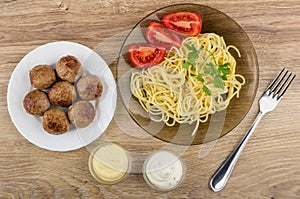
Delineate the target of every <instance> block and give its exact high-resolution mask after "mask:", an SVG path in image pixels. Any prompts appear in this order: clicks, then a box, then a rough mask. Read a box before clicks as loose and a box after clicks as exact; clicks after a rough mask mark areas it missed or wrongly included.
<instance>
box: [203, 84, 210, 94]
mask: <svg viewBox="0 0 300 199" xmlns="http://www.w3.org/2000/svg"><path fill="white" fill-rule="evenodd" d="M202 88H203V91H204V92H205V93H206V94H207V95H209V96H211V91H210V90H209V88H207V86H205V85H204V84H203V87H202Z"/></svg>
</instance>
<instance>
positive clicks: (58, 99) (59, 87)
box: [48, 81, 76, 107]
mask: <svg viewBox="0 0 300 199" xmlns="http://www.w3.org/2000/svg"><path fill="white" fill-rule="evenodd" d="M48 96H49V99H50V102H51V103H52V104H54V105H57V106H62V107H68V106H71V105H72V103H73V101H75V99H76V90H75V87H74V86H73V85H72V84H70V83H69V82H66V81H62V82H57V83H55V84H54V85H53V86H52V87H51V89H50V90H49V92H48Z"/></svg>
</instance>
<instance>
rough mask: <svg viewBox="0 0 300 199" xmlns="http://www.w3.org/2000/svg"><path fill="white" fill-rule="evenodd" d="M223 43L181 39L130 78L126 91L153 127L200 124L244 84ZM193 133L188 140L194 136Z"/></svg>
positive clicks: (210, 37)
mask: <svg viewBox="0 0 300 199" xmlns="http://www.w3.org/2000/svg"><path fill="white" fill-rule="evenodd" d="M230 48H232V49H234V50H235V51H236V52H237V54H238V56H239V57H240V56H241V55H240V52H239V50H238V49H237V48H236V47H234V46H231V45H229V46H226V44H225V41H224V39H223V37H221V36H219V35H217V34H215V33H205V34H199V35H198V36H197V37H187V38H186V39H184V40H183V41H182V44H181V47H180V48H176V47H172V48H171V49H170V51H168V52H167V55H166V57H165V59H164V61H163V62H162V63H161V64H160V65H157V66H153V67H151V68H148V69H144V70H142V71H139V72H134V73H132V75H131V82H130V89H131V92H132V94H133V95H134V96H135V97H136V98H137V99H138V100H139V103H140V104H141V106H142V107H143V109H145V111H147V112H149V113H150V118H151V119H152V120H153V121H157V122H160V121H163V122H165V124H166V125H168V126H173V125H174V124H175V123H189V124H191V123H193V122H197V125H196V128H195V130H194V133H195V131H196V129H197V128H198V125H199V123H200V122H206V121H207V120H208V117H209V115H210V114H213V113H215V112H216V111H222V110H224V109H226V108H227V106H228V105H229V103H230V100H231V99H232V98H233V97H234V96H237V97H239V91H240V89H241V87H242V85H243V84H245V78H244V77H243V76H242V75H239V74H236V73H235V71H236V60H235V58H234V57H233V56H232V55H231V53H230V52H229V49H230ZM194 133H193V134H194Z"/></svg>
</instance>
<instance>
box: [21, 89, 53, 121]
mask: <svg viewBox="0 0 300 199" xmlns="http://www.w3.org/2000/svg"><path fill="white" fill-rule="evenodd" d="M23 107H24V109H25V111H26V112H27V113H29V114H32V115H35V116H42V115H43V114H44V112H45V111H47V110H48V109H49V108H50V102H49V99H48V96H47V94H46V93H44V92H43V91H40V90H38V89H36V90H33V91H31V92H29V93H28V94H27V95H26V96H25V97H24V99H23Z"/></svg>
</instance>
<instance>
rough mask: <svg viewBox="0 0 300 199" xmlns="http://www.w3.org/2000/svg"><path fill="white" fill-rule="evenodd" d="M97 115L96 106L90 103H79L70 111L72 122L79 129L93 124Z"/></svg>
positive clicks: (71, 107) (69, 115)
mask: <svg viewBox="0 0 300 199" xmlns="http://www.w3.org/2000/svg"><path fill="white" fill-rule="evenodd" d="M95 115H96V111H95V109H94V106H93V105H92V104H91V103H90V102H89V101H78V102H76V103H75V104H73V105H72V106H70V107H69V110H68V117H69V120H70V122H71V123H72V124H73V125H74V126H76V127H78V128H83V127H86V126H88V125H89V124H90V123H92V122H93V120H94V118H95Z"/></svg>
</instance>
